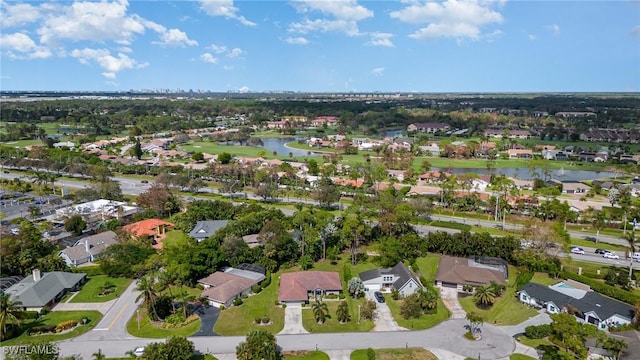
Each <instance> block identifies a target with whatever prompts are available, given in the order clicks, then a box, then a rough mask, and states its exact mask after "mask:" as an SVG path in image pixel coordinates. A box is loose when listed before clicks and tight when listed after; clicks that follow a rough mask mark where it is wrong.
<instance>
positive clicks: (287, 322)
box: [278, 304, 309, 334]
mask: <svg viewBox="0 0 640 360" xmlns="http://www.w3.org/2000/svg"><path fill="white" fill-rule="evenodd" d="M308 333H309V332H308V331H307V329H305V328H304V326H302V304H287V307H286V308H285V309H284V328H283V329H282V331H280V332H279V333H278V334H308Z"/></svg>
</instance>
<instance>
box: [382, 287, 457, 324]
mask: <svg viewBox="0 0 640 360" xmlns="http://www.w3.org/2000/svg"><path fill="white" fill-rule="evenodd" d="M384 298H385V300H386V303H387V305H388V306H389V309H391V314H393V318H394V319H395V320H396V322H397V323H398V325H400V326H402V327H403V328H406V329H409V330H422V329H428V328H432V327H434V326H436V325H438V324H440V323H441V322H443V321H445V320H447V319H448V318H449V316H451V313H450V312H449V309H447V307H446V306H444V303H443V302H442V300H441V299H440V298H439V297H438V307H437V308H436V313H435V314H430V315H422V316H420V317H419V318H417V319H405V318H404V317H403V316H402V315H400V306H401V305H402V299H398V300H393V299H392V298H391V295H390V294H384Z"/></svg>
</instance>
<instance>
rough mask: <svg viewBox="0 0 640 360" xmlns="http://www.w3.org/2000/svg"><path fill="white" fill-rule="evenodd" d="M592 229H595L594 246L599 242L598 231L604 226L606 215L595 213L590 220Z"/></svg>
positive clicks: (601, 212) (600, 212) (599, 212)
mask: <svg viewBox="0 0 640 360" xmlns="http://www.w3.org/2000/svg"><path fill="white" fill-rule="evenodd" d="M591 221H592V224H593V227H594V228H595V229H596V244H597V243H598V242H599V241H600V230H602V228H603V227H604V226H605V225H606V222H607V215H606V214H605V213H604V212H603V211H597V212H595V213H594V214H593V218H592V219H591Z"/></svg>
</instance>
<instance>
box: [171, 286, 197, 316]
mask: <svg viewBox="0 0 640 360" xmlns="http://www.w3.org/2000/svg"><path fill="white" fill-rule="evenodd" d="M176 296H177V297H178V299H179V300H180V302H181V303H182V311H183V315H184V318H185V319H186V318H187V303H188V302H189V301H193V300H195V298H196V297H195V296H193V295H191V294H189V292H188V291H187V290H186V289H184V288H183V287H182V283H179V284H178V293H177V294H176Z"/></svg>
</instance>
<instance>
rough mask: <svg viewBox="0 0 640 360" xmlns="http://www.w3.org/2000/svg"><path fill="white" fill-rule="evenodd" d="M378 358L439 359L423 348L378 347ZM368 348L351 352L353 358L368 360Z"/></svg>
mask: <svg viewBox="0 0 640 360" xmlns="http://www.w3.org/2000/svg"><path fill="white" fill-rule="evenodd" d="M374 351H375V353H376V360H414V359H420V360H438V358H437V357H436V356H435V355H433V354H432V353H431V352H430V351H428V350H425V349H423V348H408V349H376V350H374ZM367 359H368V357H367V350H366V349H359V350H355V351H354V352H352V353H351V360H367Z"/></svg>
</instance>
